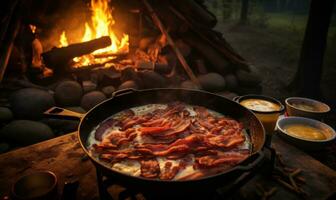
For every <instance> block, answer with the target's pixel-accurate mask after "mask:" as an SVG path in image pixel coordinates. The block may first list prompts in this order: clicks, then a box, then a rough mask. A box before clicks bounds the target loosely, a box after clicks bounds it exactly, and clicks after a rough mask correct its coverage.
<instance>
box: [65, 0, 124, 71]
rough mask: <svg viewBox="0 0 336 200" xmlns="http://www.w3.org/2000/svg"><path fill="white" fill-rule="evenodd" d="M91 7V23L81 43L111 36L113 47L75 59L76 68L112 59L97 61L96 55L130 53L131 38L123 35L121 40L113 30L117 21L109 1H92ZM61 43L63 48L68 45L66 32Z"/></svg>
mask: <svg viewBox="0 0 336 200" xmlns="http://www.w3.org/2000/svg"><path fill="white" fill-rule="evenodd" d="M90 6H91V10H92V17H91V22H90V23H89V22H85V31H84V35H83V37H82V39H81V42H86V41H89V40H93V39H96V38H100V37H102V36H110V38H111V45H110V46H108V47H106V48H103V49H98V50H96V51H94V52H93V53H92V54H90V55H84V56H81V57H78V58H74V61H75V62H76V63H77V64H76V66H80V65H89V64H95V63H103V62H106V61H107V60H108V59H110V58H108V57H107V58H99V59H97V58H95V57H94V55H97V54H106V53H119V52H120V53H123V52H128V51H129V36H128V35H127V34H123V36H122V38H121V39H119V38H118V37H117V35H116V34H115V32H114V31H113V29H112V26H113V25H114V24H115V21H114V19H113V17H112V10H111V9H110V7H109V0H91V4H90ZM90 25H91V26H90ZM59 42H60V45H61V46H62V47H64V46H67V45H68V43H67V38H66V36H65V32H64V31H63V33H62V35H61V38H60V41H59Z"/></svg>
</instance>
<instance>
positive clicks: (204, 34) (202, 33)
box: [169, 6, 249, 71]
mask: <svg viewBox="0 0 336 200" xmlns="http://www.w3.org/2000/svg"><path fill="white" fill-rule="evenodd" d="M169 9H170V10H171V11H172V13H174V14H175V15H176V16H177V17H179V18H180V19H181V20H182V21H183V22H184V23H185V24H187V25H188V28H189V29H190V30H191V31H193V32H194V33H195V34H197V36H199V37H201V38H202V39H203V40H204V41H206V42H207V43H208V44H209V45H210V46H212V47H213V48H214V49H216V50H217V51H218V52H220V53H221V54H223V55H224V57H226V58H228V59H229V60H230V61H231V62H232V63H234V64H236V65H237V66H238V67H240V68H241V69H244V70H247V71H249V70H248V66H249V64H248V63H247V62H246V61H245V60H244V59H243V58H242V57H241V56H240V55H239V54H237V53H236V52H235V51H234V50H233V48H232V47H231V45H230V44H229V43H228V42H227V41H226V40H225V39H224V38H223V37H222V35H221V34H218V33H217V32H216V31H213V30H211V29H204V28H203V27H201V26H200V25H199V23H198V21H196V20H194V19H187V18H186V17H185V16H184V15H183V14H182V13H181V12H179V11H178V10H176V9H175V8H174V7H172V6H170V7H169Z"/></svg>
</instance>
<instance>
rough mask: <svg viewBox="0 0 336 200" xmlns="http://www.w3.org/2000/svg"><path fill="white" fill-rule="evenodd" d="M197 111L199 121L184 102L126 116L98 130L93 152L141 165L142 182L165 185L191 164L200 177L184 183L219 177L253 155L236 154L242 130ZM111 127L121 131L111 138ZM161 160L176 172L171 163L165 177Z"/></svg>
mask: <svg viewBox="0 0 336 200" xmlns="http://www.w3.org/2000/svg"><path fill="white" fill-rule="evenodd" d="M193 109H194V111H195V112H196V116H192V115H191V113H190V112H189V108H188V109H187V108H186V106H185V104H182V103H179V102H174V103H172V104H168V106H167V107H166V108H165V109H156V110H154V111H153V112H151V113H146V114H144V115H135V113H134V112H133V111H132V110H127V111H125V113H121V115H118V116H117V117H115V118H111V119H109V120H107V121H105V122H103V123H102V124H101V125H100V126H99V127H98V128H97V130H96V133H95V138H96V139H97V140H99V141H101V142H100V143H99V144H95V145H92V151H93V152H94V153H96V154H98V155H99V158H100V159H101V160H103V161H105V162H109V163H112V164H113V163H116V162H121V161H123V160H137V161H138V162H140V164H141V176H143V177H146V178H160V179H162V180H171V179H174V178H175V176H176V174H177V173H178V172H179V171H180V170H182V169H185V168H186V166H187V165H188V164H191V165H192V164H193V166H194V169H197V170H198V171H195V173H193V174H191V175H188V176H186V177H182V178H187V177H201V176H205V175H209V174H214V173H217V172H218V171H220V170H224V169H226V168H227V167H230V166H231V165H235V164H237V163H239V162H240V161H242V160H243V159H245V158H246V157H247V156H248V155H249V152H248V151H242V152H237V149H239V148H240V146H239V145H241V144H243V143H244V141H245V136H244V134H242V130H243V124H241V123H239V122H238V121H236V120H234V119H231V118H228V117H219V116H215V115H213V114H211V113H210V112H209V111H208V109H206V108H205V107H201V106H193ZM112 126H115V127H116V128H117V129H114V130H113V131H110V132H107V131H106V130H107V129H109V128H110V127H112ZM228 151H229V152H228ZM193 156H194V157H195V159H192V157H193ZM157 157H164V158H165V159H171V160H175V162H179V164H178V165H175V166H174V165H173V164H172V162H171V161H167V162H166V163H165V165H164V168H163V169H162V170H161V171H160V166H159V163H158V161H157V160H156V158H157ZM186 158H188V160H186Z"/></svg>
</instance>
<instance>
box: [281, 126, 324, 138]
mask: <svg viewBox="0 0 336 200" xmlns="http://www.w3.org/2000/svg"><path fill="white" fill-rule="evenodd" d="M284 131H285V132H286V133H288V134H289V135H292V136H294V137H299V138H302V139H307V140H325V139H327V137H326V135H325V134H324V133H323V131H322V130H320V129H318V128H315V127H312V126H309V125H303V124H291V125H288V126H286V127H284Z"/></svg>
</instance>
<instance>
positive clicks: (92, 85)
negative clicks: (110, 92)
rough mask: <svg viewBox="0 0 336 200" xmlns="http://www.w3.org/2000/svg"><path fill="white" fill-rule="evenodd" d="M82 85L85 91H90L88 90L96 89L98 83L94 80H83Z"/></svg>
mask: <svg viewBox="0 0 336 200" xmlns="http://www.w3.org/2000/svg"><path fill="white" fill-rule="evenodd" d="M82 87H83V92H84V93H88V92H91V91H93V90H95V89H96V88H97V84H95V83H94V82H92V81H83V83H82Z"/></svg>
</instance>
